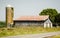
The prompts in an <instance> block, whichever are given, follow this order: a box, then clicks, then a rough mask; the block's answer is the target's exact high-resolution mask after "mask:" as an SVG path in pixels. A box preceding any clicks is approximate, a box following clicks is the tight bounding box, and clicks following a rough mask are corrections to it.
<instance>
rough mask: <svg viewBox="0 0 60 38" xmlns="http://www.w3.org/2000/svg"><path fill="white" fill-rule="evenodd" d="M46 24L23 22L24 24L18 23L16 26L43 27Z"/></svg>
mask: <svg viewBox="0 0 60 38" xmlns="http://www.w3.org/2000/svg"><path fill="white" fill-rule="evenodd" d="M43 25H44V23H43V22H40V21H22V22H16V21H15V26H43Z"/></svg>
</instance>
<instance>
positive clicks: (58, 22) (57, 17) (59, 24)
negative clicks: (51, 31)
mask: <svg viewBox="0 0 60 38" xmlns="http://www.w3.org/2000/svg"><path fill="white" fill-rule="evenodd" d="M55 22H56V23H57V24H58V26H60V13H59V14H57V15H56V16H55Z"/></svg>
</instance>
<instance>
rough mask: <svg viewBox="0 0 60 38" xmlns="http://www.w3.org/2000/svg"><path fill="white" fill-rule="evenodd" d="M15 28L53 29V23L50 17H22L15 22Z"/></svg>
mask: <svg viewBox="0 0 60 38" xmlns="http://www.w3.org/2000/svg"><path fill="white" fill-rule="evenodd" d="M14 25H15V26H33V25H35V26H43V27H52V22H51V21H50V19H49V15H40V16H21V17H19V18H17V19H15V20H14Z"/></svg>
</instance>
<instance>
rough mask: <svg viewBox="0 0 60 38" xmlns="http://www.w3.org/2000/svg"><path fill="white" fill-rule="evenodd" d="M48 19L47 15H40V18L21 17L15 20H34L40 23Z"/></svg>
mask: <svg viewBox="0 0 60 38" xmlns="http://www.w3.org/2000/svg"><path fill="white" fill-rule="evenodd" d="M48 18H49V15H40V16H21V17H18V18H16V19H15V20H23V21H25V20H29V21H32V20H34V21H35V20H36V21H41V20H46V19H48Z"/></svg>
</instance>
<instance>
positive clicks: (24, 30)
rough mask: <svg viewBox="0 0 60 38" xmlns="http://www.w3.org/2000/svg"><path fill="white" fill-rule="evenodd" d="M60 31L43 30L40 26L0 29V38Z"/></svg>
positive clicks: (56, 29) (59, 29)
mask: <svg viewBox="0 0 60 38" xmlns="http://www.w3.org/2000/svg"><path fill="white" fill-rule="evenodd" d="M56 31H60V28H55V27H53V28H43V27H40V26H37V27H35V26H32V27H19V28H0V37H2V36H12V35H22V34H36V33H46V32H56Z"/></svg>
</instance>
